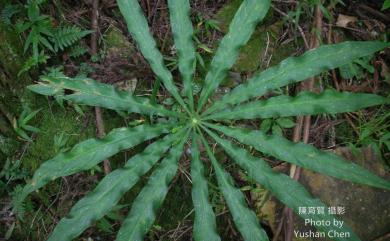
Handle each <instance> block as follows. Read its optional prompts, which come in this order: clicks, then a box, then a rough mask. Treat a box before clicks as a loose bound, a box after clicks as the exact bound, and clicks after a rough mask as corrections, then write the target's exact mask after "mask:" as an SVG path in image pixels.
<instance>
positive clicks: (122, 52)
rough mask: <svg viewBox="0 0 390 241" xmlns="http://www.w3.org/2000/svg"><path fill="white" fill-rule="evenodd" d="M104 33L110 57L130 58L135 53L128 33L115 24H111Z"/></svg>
mask: <svg viewBox="0 0 390 241" xmlns="http://www.w3.org/2000/svg"><path fill="white" fill-rule="evenodd" d="M104 35H105V37H104V40H105V44H106V47H107V54H108V56H109V57H115V56H117V57H120V58H130V57H131V55H133V54H134V53H135V50H134V46H133V45H132V44H131V43H130V42H129V40H128V39H127V37H126V35H124V34H123V32H122V31H121V30H120V29H119V28H117V27H115V26H114V25H112V24H111V25H110V26H109V27H108V29H107V31H106V33H105V34H104Z"/></svg>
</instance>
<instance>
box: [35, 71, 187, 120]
mask: <svg viewBox="0 0 390 241" xmlns="http://www.w3.org/2000/svg"><path fill="white" fill-rule="evenodd" d="M28 88H29V89H30V90H31V91H33V92H36V93H38V94H42V95H54V96H57V97H59V98H63V99H65V100H70V101H73V102H75V103H78V104H84V105H91V106H99V107H104V108H107V109H112V110H121V111H129V112H135V113H142V114H159V115H163V116H174V117H177V116H179V115H180V114H179V113H176V112H173V111H169V110H167V109H165V108H164V107H163V106H161V105H156V104H152V103H151V102H150V101H149V99H147V98H141V97H137V96H134V95H132V94H130V93H129V92H127V91H121V90H117V89H115V88H114V87H113V86H112V85H107V84H102V83H99V82H97V81H95V80H93V79H89V78H83V77H76V78H69V77H66V76H58V77H51V76H42V77H41V82H39V83H38V84H36V85H30V86H28Z"/></svg>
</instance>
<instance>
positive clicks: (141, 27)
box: [117, 0, 189, 112]
mask: <svg viewBox="0 0 390 241" xmlns="http://www.w3.org/2000/svg"><path fill="white" fill-rule="evenodd" d="M117 3H118V7H119V10H120V11H121V13H122V15H123V17H124V18H125V21H126V23H127V28H128V30H129V32H130V33H131V36H132V37H133V39H134V40H135V41H136V42H137V44H138V47H139V49H140V50H141V52H142V54H143V55H144V57H145V59H146V60H147V61H148V62H149V64H150V67H151V68H152V70H153V72H154V73H155V74H156V76H157V77H158V78H160V79H161V80H162V82H163V83H164V86H165V88H166V89H167V90H168V91H169V92H170V93H171V94H172V96H173V97H174V98H175V99H176V100H177V102H179V104H180V105H182V107H183V108H184V109H185V110H186V111H188V112H189V110H188V108H187V106H186V104H185V103H184V100H183V99H182V98H181V96H180V94H179V92H178V91H177V88H176V86H175V84H174V83H173V77H172V74H171V72H169V70H168V69H167V68H166V67H165V65H164V60H163V56H162V55H161V53H160V51H158V49H157V47H156V42H155V41H154V39H153V37H152V35H151V33H150V32H149V26H148V22H147V21H146V18H145V16H144V15H143V13H142V9H141V7H140V5H139V4H138V0H117Z"/></svg>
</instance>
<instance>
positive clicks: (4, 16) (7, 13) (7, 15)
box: [0, 4, 21, 25]
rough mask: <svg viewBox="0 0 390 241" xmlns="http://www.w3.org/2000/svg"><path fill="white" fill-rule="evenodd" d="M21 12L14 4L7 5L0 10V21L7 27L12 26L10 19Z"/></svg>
mask: <svg viewBox="0 0 390 241" xmlns="http://www.w3.org/2000/svg"><path fill="white" fill-rule="evenodd" d="M20 11H21V7H20V6H19V5H16V4H7V5H5V7H4V8H3V9H2V10H1V14H0V19H1V21H3V22H4V23H5V24H7V25H12V22H11V19H12V17H13V16H14V15H15V14H17V13H19V12H20Z"/></svg>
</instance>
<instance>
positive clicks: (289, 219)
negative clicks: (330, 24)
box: [273, 6, 323, 241]
mask: <svg viewBox="0 0 390 241" xmlns="http://www.w3.org/2000/svg"><path fill="white" fill-rule="evenodd" d="M274 9H275V10H276V11H277V12H279V13H281V14H282V15H283V16H287V15H286V14H284V13H283V12H281V11H280V10H279V11H278V10H277V9H276V8H274ZM322 18H323V14H322V11H321V9H320V7H319V6H317V7H316V17H315V20H314V24H313V25H314V26H315V29H319V30H321V29H322ZM294 23H295V22H294ZM295 24H296V25H297V26H298V30H299V32H300V33H301V35H302V38H303V40H304V43H305V47H306V49H307V50H308V49H312V48H317V47H318V46H319V45H320V39H318V37H317V35H316V33H315V32H314V33H313V34H312V36H311V38H310V44H309V43H308V42H307V40H306V38H305V34H304V33H303V31H302V28H300V27H299V25H298V23H295ZM314 82H315V78H310V79H309V80H308V81H305V82H301V85H300V88H298V91H302V90H309V91H313V88H314ZM310 126H311V116H304V117H298V118H297V120H296V125H295V128H294V134H293V141H294V142H298V141H300V140H301V139H302V141H303V142H304V143H308V141H309V137H310ZM302 132H303V133H302ZM301 170H302V169H301V168H300V167H298V166H296V165H291V167H290V177H291V178H293V179H294V180H298V179H299V177H300V174H301ZM283 226H285V233H284V240H285V241H292V239H293V229H294V216H293V212H292V210H291V209H290V208H288V207H287V206H285V207H284V209H283V216H282V219H281V222H280V223H279V225H278V228H277V232H276V234H275V236H274V239H273V240H274V241H276V240H278V238H279V236H280V233H281V230H282V227H283Z"/></svg>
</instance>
